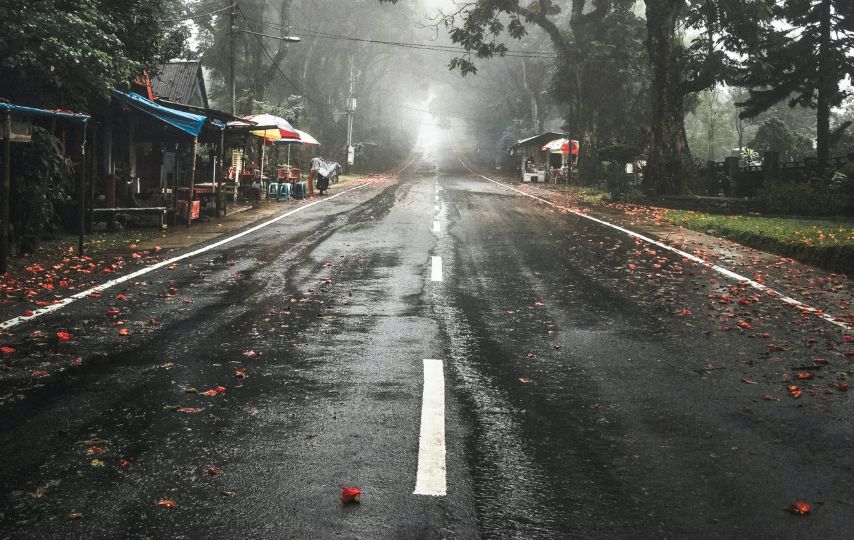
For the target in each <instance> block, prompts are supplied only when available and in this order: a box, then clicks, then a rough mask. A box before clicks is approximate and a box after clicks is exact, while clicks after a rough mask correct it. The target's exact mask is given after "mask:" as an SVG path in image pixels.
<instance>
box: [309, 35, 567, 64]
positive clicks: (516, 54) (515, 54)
mask: <svg viewBox="0 0 854 540" xmlns="http://www.w3.org/2000/svg"><path fill="white" fill-rule="evenodd" d="M293 30H294V34H295V35H297V36H299V35H300V33H302V35H303V36H306V37H314V38H320V39H332V40H340V41H356V42H360V43H373V44H376V45H388V46H392V47H402V48H405V49H417V50H423V51H436V52H444V53H454V54H460V53H468V52H471V51H467V50H466V49H464V48H462V47H452V46H448V45H428V44H426V43H407V42H402V41H383V40H379V39H364V38H356V37H350V36H339V35H335V34H326V33H323V32H316V31H313V30H307V29H301V28H294V29H293ZM503 56H508V57H511V58H542V59H551V58H557V55H556V54H554V53H548V52H542V51H532V52H530V53H528V52H523V51H506V52H505V53H504V55H503Z"/></svg>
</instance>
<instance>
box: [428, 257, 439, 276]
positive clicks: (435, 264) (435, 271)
mask: <svg viewBox="0 0 854 540" xmlns="http://www.w3.org/2000/svg"><path fill="white" fill-rule="evenodd" d="M431 264H432V267H433V268H432V270H431V272H430V281H442V257H431Z"/></svg>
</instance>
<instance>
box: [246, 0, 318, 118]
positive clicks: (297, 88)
mask: <svg viewBox="0 0 854 540" xmlns="http://www.w3.org/2000/svg"><path fill="white" fill-rule="evenodd" d="M237 10H238V11H239V12H240V16H241V17H243V20H245V21H246V24H247V25H249V28H252V25H251V23H250V20H249V19H248V18H247V17H246V14H245V13H243V10H242V9H240V6H237ZM246 33H247V34H250V35H252V36H253V37H254V38H255V39H256V40H257V41H258V45H260V46H261V50H263V51H264V54H265V55H266V56H267V58H269V59H270V63H271V64H275V65H276V71H278V72H279V74H280V75H281V76H282V78H283V79H285V80H286V81H288V83H290V85H291V86H293V88H294V90H296V92H297V93H298V94H300V95H302V97H303V98H305V99H306V100H307V101H310V102H311V103H313V104H315V105H317V106H318V107H324V105H322V104H320V103H318V102H317V101H315V100H313V99H312V98H310V97H309V96H308V95H307V94H306V93H305V92H304V91H303V90H301V89H300V87H299V86H297V84H296V83H295V82H294V81H292V80H291V79H290V78H289V77H288V76H287V75H286V74H285V72H284V71H282V68H281V66H279V65H278V64H277V63H276V61H275V59H274V58H273V55H272V54H270V51H269V49H267V46H266V45H264V40H263V39H261V36H265V35H266V34H261V33H259V32H254V31H253V32H246ZM267 37H275V36H267ZM278 39H281V38H278Z"/></svg>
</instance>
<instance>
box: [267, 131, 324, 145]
mask: <svg viewBox="0 0 854 540" xmlns="http://www.w3.org/2000/svg"><path fill="white" fill-rule="evenodd" d="M294 131H295V132H296V133H297V135H299V137H282V138H281V139H277V140H275V141H273V142H274V143H276V144H320V142H319V141H318V140H317V139H315V138H314V137H312V136H311V135H309V134H308V133H306V132H305V131H303V130H301V129H295V130H294Z"/></svg>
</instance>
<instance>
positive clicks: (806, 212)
mask: <svg viewBox="0 0 854 540" xmlns="http://www.w3.org/2000/svg"><path fill="white" fill-rule="evenodd" d="M759 199H760V201H761V203H762V205H763V207H764V208H765V211H766V212H768V213H770V214H784V215H794V216H836V215H842V214H844V213H845V212H846V211H847V210H848V209H849V208H850V206H851V197H850V196H849V195H848V194H847V193H845V192H844V189H843V187H842V186H841V185H838V184H833V183H831V184H829V185H824V183H823V182H819V181H813V182H811V183H809V184H793V183H780V184H776V185H773V186H771V187H768V188H766V190H765V192H764V193H762V195H760V197H759Z"/></svg>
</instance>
